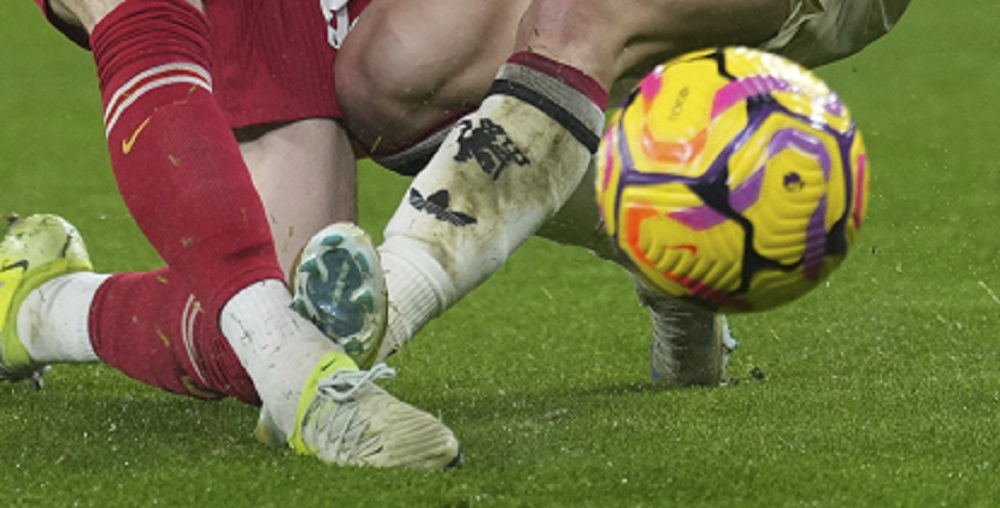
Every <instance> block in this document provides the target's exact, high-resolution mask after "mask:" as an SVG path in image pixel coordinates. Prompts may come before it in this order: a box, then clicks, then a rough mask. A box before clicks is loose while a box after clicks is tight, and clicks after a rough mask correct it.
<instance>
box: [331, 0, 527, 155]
mask: <svg viewBox="0 0 1000 508" xmlns="http://www.w3.org/2000/svg"><path fill="white" fill-rule="evenodd" d="M526 3H527V0H507V1H505V2H487V3H480V2H468V1H467V0H405V1H404V0H383V1H381V2H374V3H372V5H371V6H370V7H369V8H368V9H367V10H366V11H365V14H364V16H362V17H361V18H359V20H358V23H357V25H355V27H354V29H353V30H352V31H351V35H350V36H349V37H347V39H346V40H345V42H344V46H343V47H342V48H341V50H340V52H339V53H338V54H337V62H336V72H335V75H336V80H337V83H336V85H337V86H336V88H337V99H338V101H339V102H340V105H341V109H342V110H343V111H344V117H345V118H344V120H345V123H346V125H347V127H348V129H350V131H351V133H352V135H354V136H355V137H357V138H359V139H360V140H362V141H364V142H366V143H367V144H373V143H374V142H376V141H377V142H378V143H379V147H382V148H389V149H391V148H392V147H393V146H394V145H397V146H398V145H400V144H405V143H407V142H410V141H412V140H414V139H416V138H418V137H419V136H420V135H422V134H424V133H425V132H427V131H428V130H429V129H431V128H432V127H435V126H436V125H437V124H438V123H439V122H440V121H441V120H442V119H444V118H447V117H449V116H450V115H452V114H454V113H456V112H460V111H462V110H464V109H467V108H470V107H475V106H476V105H477V104H478V103H479V101H480V100H481V99H482V97H483V95H484V94H485V92H486V90H487V89H488V87H489V84H490V82H492V80H493V77H494V76H495V74H496V71H497V69H498V68H499V66H500V64H501V63H503V61H504V60H505V59H506V58H507V57H508V56H509V55H510V53H511V52H512V51H513V47H514V33H515V29H516V26H517V20H518V19H519V18H520V13H521V12H523V10H524V8H525V5H526ZM379 147H376V149H378V148H379ZM369 148H371V147H369Z"/></svg>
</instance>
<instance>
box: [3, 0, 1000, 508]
mask: <svg viewBox="0 0 1000 508" xmlns="http://www.w3.org/2000/svg"><path fill="white" fill-rule="evenodd" d="M997 19H1000V4H997V3H996V2H993V1H991V0H973V1H971V2H965V3H963V4H962V5H961V6H958V5H951V4H949V3H948V2H940V1H939V2H920V1H918V2H915V5H913V6H912V7H911V10H910V12H908V13H907V15H906V16H905V17H904V19H903V22H902V23H901V25H900V26H899V27H898V29H897V31H896V32H895V33H893V34H891V35H890V36H889V37H888V38H886V39H885V40H883V41H881V42H879V43H877V44H876V45H875V46H873V47H872V48H870V49H869V50H868V51H866V52H864V53H862V54H861V55H858V56H856V57H853V58H851V59H849V60H847V61H844V62H841V63H838V64H836V65H833V66H830V67H827V68H825V69H823V70H822V71H821V74H822V75H823V76H824V77H825V78H827V80H828V81H829V82H830V83H831V84H832V85H833V86H834V87H835V88H836V89H837V90H838V91H839V92H840V93H841V95H842V96H843V97H844V99H845V101H846V102H847V103H848V104H849V105H850V106H851V108H852V110H853V111H854V113H855V116H856V117H857V119H858V121H859V123H860V125H861V127H862V129H863V131H864V133H865V134H866V140H867V144H868V147H869V151H870V155H871V158H872V163H873V185H872V199H871V208H870V214H869V216H868V221H867V223H866V224H865V227H864V229H863V232H862V236H861V239H860V242H859V244H858V245H857V247H856V249H855V250H854V252H853V253H852V255H851V257H850V258H849V259H848V260H847V262H846V263H845V266H843V267H842V268H841V270H840V271H839V272H837V273H836V274H835V275H834V276H833V277H832V279H831V280H830V282H829V284H828V285H827V286H826V287H824V288H822V289H820V290H818V291H815V292H814V293H813V294H811V295H809V296H808V297H806V298H804V299H803V300H801V301H799V302H796V303H795V304H793V305H790V306H787V307H785V308H782V309H779V310H776V311H773V312H769V313H766V314H761V315H750V316H736V317H734V318H733V320H732V321H733V325H734V328H735V331H736V333H737V335H738V338H739V339H740V341H741V348H740V350H739V351H738V355H737V356H736V357H735V358H734V362H733V365H732V369H731V374H733V375H734V376H736V377H737V378H739V379H740V382H739V383H738V384H736V385H735V386H730V387H726V388H721V389H712V390H707V389H696V390H687V391H658V390H653V389H651V388H650V386H649V384H648V382H647V378H648V365H647V361H648V360H647V348H648V343H647V336H648V333H649V330H648V323H647V317H646V316H645V314H644V312H642V311H641V310H640V309H639V308H638V307H637V305H636V302H635V297H634V296H633V295H632V293H631V290H630V284H629V281H628V280H627V278H626V277H625V276H624V275H623V274H622V273H621V272H620V271H618V270H617V269H615V268H614V267H612V266H609V265H607V264H604V263H601V262H598V261H596V260H595V259H593V258H591V257H590V256H589V255H587V254H585V253H583V252H579V251H574V250H571V249H568V248H564V247H560V246H556V245H553V244H550V243H546V242H543V241H540V240H532V241H529V242H528V244H527V245H526V246H525V248H524V249H522V250H521V251H519V252H518V253H517V254H516V255H515V256H514V258H513V259H512V260H511V262H510V263H509V264H508V265H506V266H505V267H504V268H503V269H502V270H501V272H500V273H499V274H498V275H497V276H496V277H495V278H494V279H492V280H491V281H490V282H489V283H488V284H486V285H485V286H484V287H483V288H481V289H480V290H477V291H476V292H475V293H474V294H473V295H472V296H470V297H469V298H468V299H466V300H464V301H463V302H461V303H460V304H459V305H458V306H457V307H456V308H455V309H454V310H453V311H451V312H449V313H448V314H447V315H446V316H444V317H443V318H442V319H439V320H438V321H436V322H434V323H432V324H431V325H430V326H429V327H428V328H427V329H426V330H425V331H424V332H423V333H422V335H421V337H420V338H419V339H418V340H417V341H415V342H414V344H413V347H412V348H410V349H408V350H407V351H405V352H404V353H402V354H401V355H399V356H398V357H397V358H395V360H394V363H395V365H396V366H397V367H399V368H400V376H399V377H397V378H396V379H394V380H392V381H390V382H388V383H387V386H388V388H389V389H390V390H391V391H393V392H394V393H396V394H397V395H399V396H400V397H402V398H404V399H406V400H409V401H412V402H414V403H415V404H417V405H419V406H421V407H424V408H427V409H429V410H431V411H433V412H435V413H437V414H440V415H441V416H442V417H443V418H444V420H445V421H446V422H447V423H448V424H449V425H450V426H451V427H452V428H453V429H454V430H455V431H456V432H457V434H458V435H459V437H460V438H461V439H462V441H463V443H464V446H465V450H466V454H467V464H466V467H464V468H463V469H460V470H455V471H448V472H445V473H427V472H415V471H377V470H359V469H337V468H331V467H326V466H323V465H321V464H319V463H317V462H316V461H313V460H310V459H305V458H300V457H296V456H293V455H292V454H290V453H286V452H281V451H275V450H271V449H268V448H265V447H263V446H260V445H258V444H257V443H256V442H255V441H254V440H253V439H252V437H251V436H250V431H251V428H252V426H253V423H254V422H255V417H256V415H255V411H254V410H253V409H252V408H248V407H244V406H241V405H239V404H236V403H234V402H222V403H202V402H197V401H193V400H187V399H183V398H179V397H175V396H171V395H167V394H164V393H161V392H158V391H156V390H154V389H151V388H149V387H146V386H143V385H141V384H139V383H137V382H135V381H132V380H129V379H127V378H125V377H124V376H122V375H120V374H118V373H117V372H115V371H113V370H111V369H110V368H107V367H103V366H65V367H59V368H56V369H54V370H53V371H52V372H51V374H50V376H49V377H48V383H47V386H46V388H45V389H44V390H41V391H39V392H29V391H28V390H27V389H26V388H25V387H24V386H22V385H15V386H11V385H2V386H0V500H2V502H0V504H3V505H5V506H45V507H48V506H52V507H63V506H100V507H114V506H195V505H205V506H254V507H269V506H321V505H324V506H325V505H328V506H376V505H389V506H403V505H412V506H545V505H562V506H766V507H772V506H879V507H881V506H938V505H944V506H960V507H965V506H992V505H994V504H995V503H996V500H997V499H1000V442H998V441H997V435H998V432H997V426H996V415H997V413H998V408H1000V367H998V364H1000V361H998V360H1000V341H998V340H997V336H998V333H1000V300H998V299H997V296H996V294H997V293H1000V266H998V263H1000V255H998V251H1000V234H998V233H997V227H996V223H997V221H998V217H1000V193H998V191H1000V163H998V162H997V161H998V158H997V157H995V156H994V151H995V149H996V146H997V143H996V141H995V137H996V132H997V128H996V127H997V118H998V117H1000V111H998V110H997V108H996V106H995V104H996V100H995V95H996V93H997V87H996V83H1000V66H997V65H996V55H997V54H998V53H1000V38H998V37H996V35H995V27H994V24H995V20H997ZM92 75H93V64H92V63H91V61H90V58H89V55H88V54H86V53H84V52H82V51H81V50H78V49H76V48H74V47H72V46H71V45H70V44H68V43H66V42H64V41H62V40H61V39H60V37H59V36H58V35H57V34H55V33H54V32H53V31H51V30H49V29H48V28H47V27H46V26H45V24H44V22H43V21H42V20H41V18H40V16H38V15H37V14H36V13H35V12H33V7H32V5H31V3H30V2H26V1H24V0H20V1H17V2H13V1H4V2H3V3H2V5H0V118H2V119H3V120H4V121H3V122H2V124H0V212H3V213H5V212H7V211H10V210H17V211H20V212H21V213H30V212H35V211H51V212H57V213H60V214H63V215H65V216H67V217H69V218H70V219H72V220H73V221H74V222H76V223H77V225H78V226H79V227H80V228H81V229H82V230H83V232H84V233H85V235H86V236H87V238H88V240H89V245H90V248H91V251H92V254H93V257H94V260H95V263H96V265H97V268H98V270H100V271H119V270H144V269H149V268H153V267H156V266H158V265H159V263H160V262H159V260H158V258H157V256H156V254H155V252H154V251H153V250H152V249H151V248H149V246H148V245H147V244H146V242H145V241H144V240H143V238H142V237H141V235H140V234H139V232H138V229H137V228H136V227H135V224H134V223H133V222H132V221H131V219H130V218H129V216H128V214H127V212H126V211H125V208H124V206H123V204H122V202H121V200H120V198H119V197H118V195H117V193H116V191H115V186H114V179H113V177H112V175H111V171H110V170H109V168H108V164H107V156H106V154H105V153H104V144H103V143H104V139H103V129H102V127H101V124H100V105H99V101H98V96H97V91H96V83H95V80H94V78H93V77H92ZM404 184H405V182H404V181H403V180H401V179H398V178H394V177H392V176H389V175H387V174H386V173H385V172H382V171H380V170H377V169H375V168H372V167H365V168H364V169H363V173H362V199H363V203H364V204H363V208H362V213H363V223H364V225H365V226H367V227H368V228H370V229H373V230H379V229H380V228H381V225H382V224H383V223H384V222H385V220H386V219H387V217H388V214H389V213H390V212H391V210H392V209H393V208H394V207H395V205H396V199H395V198H392V199H386V198H385V197H384V196H385V195H386V194H388V193H387V192H386V189H387V188H388V189H390V190H392V191H393V192H392V194H396V193H397V192H396V191H398V192H401V191H402V189H403V185H404ZM752 369H759V370H760V371H762V372H763V373H764V374H765V379H763V380H759V379H754V378H752V377H751V376H750V375H749V373H750V371H751V370H752Z"/></svg>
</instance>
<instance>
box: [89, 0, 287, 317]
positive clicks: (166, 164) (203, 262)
mask: <svg viewBox="0 0 1000 508" xmlns="http://www.w3.org/2000/svg"><path fill="white" fill-rule="evenodd" d="M207 33H208V24H207V21H206V20H205V17H204V16H203V15H202V14H201V12H199V11H198V10H197V9H195V8H193V7H192V6H190V5H189V4H187V3H186V2H184V1H183V0H129V1H127V2H125V3H124V4H122V5H120V6H119V7H117V8H116V9H115V10H114V11H112V12H111V14H109V15H108V16H107V17H106V18H105V19H104V20H102V21H101V22H100V23H99V24H98V25H97V27H95V29H94V32H93V34H92V36H91V45H92V47H93V49H94V58H95V60H96V61H97V67H98V74H99V77H100V85H101V95H102V98H103V100H104V105H105V118H104V120H105V125H106V128H107V136H108V145H109V148H110V152H111V163H112V166H113V168H114V171H115V176H116V177H117V180H118V186H119V190H120V191H121V194H122V197H123V198H124V200H125V203H126V205H128V208H129V210H130V211H131V213H132V215H133V217H134V218H135V220H136V222H137V223H138V225H139V227H140V228H141V229H142V231H143V233H144V234H145V235H146V237H147V238H148V239H149V241H150V242H151V243H152V244H153V246H154V247H155V248H156V250H157V251H158V252H159V253H160V255H161V256H162V257H163V259H164V260H165V261H166V262H167V264H168V265H169V266H170V267H171V269H172V270H173V273H174V274H175V276H176V277H178V278H179V279H180V280H182V281H183V282H184V283H185V284H186V285H187V286H188V287H189V288H190V289H191V291H193V293H194V294H195V295H197V297H198V300H199V301H201V302H202V304H203V306H204V309H205V312H206V313H207V315H208V317H209V318H210V320H211V321H212V322H215V321H216V320H217V318H218V313H219V311H220V310H221V308H222V305H224V304H225V302H226V301H228V300H229V298H230V297H232V296H233V295H234V294H235V293H236V292H238V291H239V290H241V289H243V288H244V287H246V286H248V285H250V284H251V283H253V282H257V281H260V280H263V279H268V278H274V279H279V280H280V279H282V278H283V276H282V272H281V268H280V267H279V265H278V261H277V257H276V255H275V252H274V245H273V242H272V239H271V234H270V230H269V225H268V222H267V218H266V215H265V213H264V208H263V205H262V204H261V202H260V198H259V196H258V194H257V192H256V189H255V188H254V186H253V182H252V181H251V179H250V175H249V172H248V171H247V168H246V165H245V163H244V162H243V158H242V156H241V154H240V152H239V147H238V145H237V143H236V140H235V138H234V137H233V135H232V133H231V132H230V130H229V128H228V126H227V125H226V122H225V119H224V117H223V116H222V113H221V112H220V110H219V108H218V106H217V105H216V103H215V100H214V98H213V96H212V91H211V82H210V76H209V71H208V70H209V69H210V65H209V61H208V53H209V50H208V42H207V38H206V34H207Z"/></svg>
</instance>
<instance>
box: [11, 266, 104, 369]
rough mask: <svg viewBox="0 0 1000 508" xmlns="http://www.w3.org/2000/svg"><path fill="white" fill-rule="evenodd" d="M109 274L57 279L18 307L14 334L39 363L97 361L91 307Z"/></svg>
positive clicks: (47, 283)
mask: <svg viewBox="0 0 1000 508" xmlns="http://www.w3.org/2000/svg"><path fill="white" fill-rule="evenodd" d="M108 277H110V275H106V274H96V273H93V272H76V273H71V274H68V275H63V276H60V277H56V278H54V279H52V280H50V281H48V282H45V283H44V284H42V285H41V286H38V288H37V289H35V290H34V291H32V292H31V293H30V294H29V295H28V297H27V298H26V299H25V300H24V303H23V304H21V308H20V311H19V312H18V319H17V335H18V337H20V338H21V341H22V342H23V344H24V347H25V349H27V350H28V355H29V356H30V357H31V359H32V360H34V361H36V362H39V363H81V362H96V361H98V357H97V354H96V353H95V352H94V348H93V346H92V345H91V343H90V327H89V323H90V305H91V303H93V301H94V295H95V294H96V293H97V289H98V288H99V287H100V286H101V284H104V281H105V280H107V279H108Z"/></svg>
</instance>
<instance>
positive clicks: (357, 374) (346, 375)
mask: <svg viewBox="0 0 1000 508" xmlns="http://www.w3.org/2000/svg"><path fill="white" fill-rule="evenodd" d="M395 375H396V369H394V368H392V367H390V366H388V365H386V364H384V363H379V364H377V365H375V366H374V367H372V368H371V369H370V370H357V371H347V372H345V371H342V370H338V371H337V372H334V373H333V375H331V376H330V377H328V378H324V379H321V380H320V381H319V384H318V385H317V388H316V390H317V391H318V392H319V393H320V395H323V396H325V397H329V398H331V399H333V401H334V402H338V403H340V402H345V401H347V400H350V399H351V398H353V397H354V394H355V393H357V391H358V390H359V389H361V387H362V386H364V385H365V384H367V383H369V382H374V381H375V380H376V379H391V378H392V377H394V376H395Z"/></svg>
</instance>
